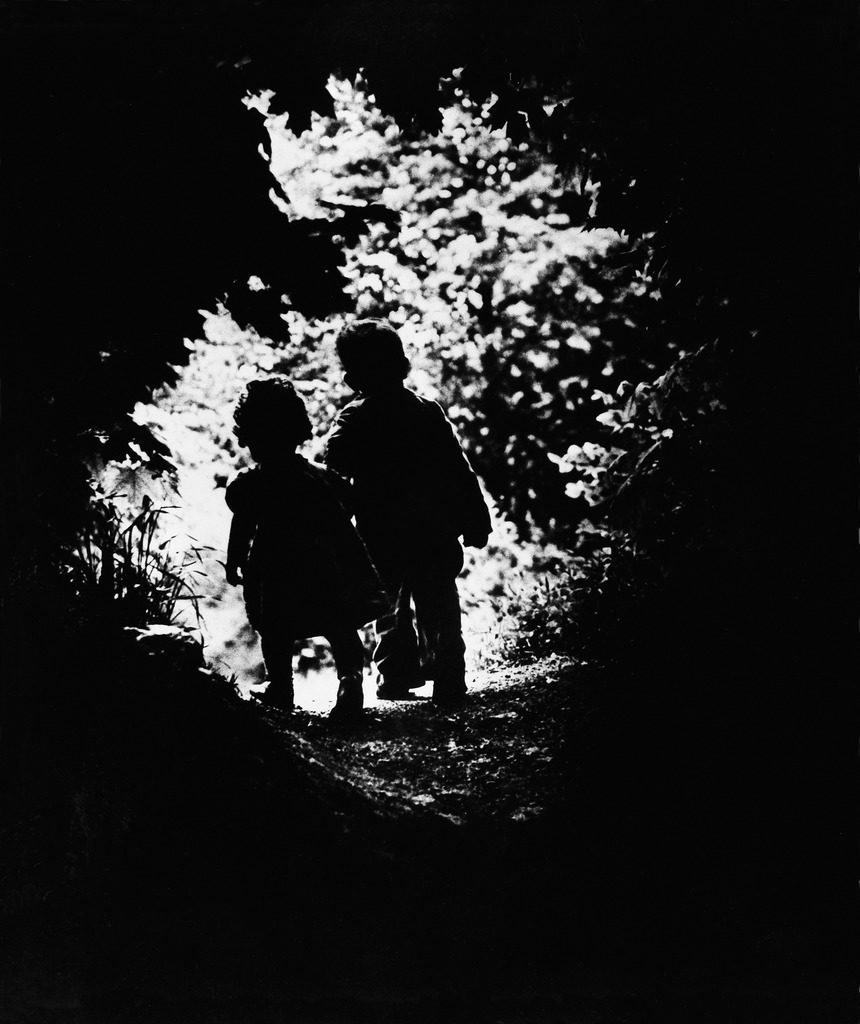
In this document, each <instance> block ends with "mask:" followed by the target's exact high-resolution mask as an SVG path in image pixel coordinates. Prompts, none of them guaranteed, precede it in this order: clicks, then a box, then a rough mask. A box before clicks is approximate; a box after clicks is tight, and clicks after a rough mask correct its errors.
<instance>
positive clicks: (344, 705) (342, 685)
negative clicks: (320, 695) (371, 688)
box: [329, 672, 364, 722]
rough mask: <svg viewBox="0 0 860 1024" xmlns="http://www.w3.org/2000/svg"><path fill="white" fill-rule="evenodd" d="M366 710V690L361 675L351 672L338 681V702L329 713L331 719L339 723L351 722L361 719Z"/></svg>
mask: <svg viewBox="0 0 860 1024" xmlns="http://www.w3.org/2000/svg"><path fill="white" fill-rule="evenodd" d="M363 708H364V689H363V688H362V685H361V673H360V672H350V673H349V674H348V675H345V676H341V678H340V679H339V680H338V687H337V700H336V701H335V705H334V707H333V708H332V709H331V711H330V712H329V718H330V719H332V720H333V721H337V722H349V721H354V720H356V719H358V718H361V712H362V709H363Z"/></svg>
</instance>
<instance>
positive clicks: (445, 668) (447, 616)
mask: <svg viewBox="0 0 860 1024" xmlns="http://www.w3.org/2000/svg"><path fill="white" fill-rule="evenodd" d="M413 592H414V597H415V613H416V617H417V619H418V629H419V631H420V633H421V640H422V643H423V645H424V648H425V650H426V651H427V655H428V658H429V659H430V664H431V666H432V674H433V699H434V700H448V699H457V698H458V697H462V696H463V694H465V692H466V659H465V653H466V645H465V643H464V642H463V630H462V621H461V617H460V595H459V594H458V592H457V580H456V578H455V579H451V578H450V577H447V578H446V577H439V576H436V575H435V574H434V575H427V576H423V577H422V578H419V579H417V580H416V581H415V584H414V586H413Z"/></svg>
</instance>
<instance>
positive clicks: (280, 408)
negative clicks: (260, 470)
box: [233, 374, 312, 461]
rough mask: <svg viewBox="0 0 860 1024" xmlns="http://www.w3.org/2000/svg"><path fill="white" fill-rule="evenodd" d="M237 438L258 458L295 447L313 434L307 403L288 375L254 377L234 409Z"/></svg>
mask: <svg viewBox="0 0 860 1024" xmlns="http://www.w3.org/2000/svg"><path fill="white" fill-rule="evenodd" d="M233 422H234V423H235V426H234V427H233V433H234V434H235V435H236V440H237V442H238V443H239V444H240V445H242V446H243V447H246V448H249V449H250V451H251V455H252V456H253V457H254V458H255V459H257V460H258V461H261V460H264V459H265V458H266V457H267V455H268V454H269V453H272V454H277V453H282V452H284V451H285V450H287V451H291V450H293V449H295V448H296V447H297V446H298V445H300V444H301V443H302V441H307V439H308V438H309V437H310V436H311V433H312V431H311V421H310V420H309V419H308V412H307V409H306V408H305V403H304V402H303V401H302V399H301V397H300V396H299V395H298V394H297V393H296V389H295V388H294V387H293V385H292V384H291V383H290V382H289V380H288V379H287V378H286V377H282V376H280V375H279V374H273V375H272V376H271V377H266V378H264V379H263V380H252V381H251V382H250V383H249V384H248V386H247V388H246V390H245V393H244V394H243V395H242V397H241V398H240V399H239V402H238V404H237V405H236V411H235V412H234V413H233Z"/></svg>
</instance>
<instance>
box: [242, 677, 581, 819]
mask: <svg viewBox="0 0 860 1024" xmlns="http://www.w3.org/2000/svg"><path fill="white" fill-rule="evenodd" d="M571 668H572V666H571V665H570V663H569V662H566V661H564V660H563V659H561V658H557V657H553V658H548V659H545V660H543V661H540V662H537V663H535V664H532V665H528V666H523V667H514V668H511V667H508V668H504V669H500V670H498V671H496V672H494V673H490V675H489V676H488V677H487V678H486V679H484V680H482V684H481V687H480V689H476V690H475V691H474V692H472V693H470V695H469V699H468V701H467V703H466V704H465V705H464V706H463V707H462V708H458V709H456V710H445V709H440V708H437V707H436V706H435V705H433V704H432V703H431V702H430V701H429V700H428V699H416V700H413V701H398V702H393V701H382V702H379V703H378V704H377V705H376V706H375V707H371V708H369V709H367V710H366V711H365V716H364V721H363V723H362V724H361V726H360V727H358V728H356V729H352V730H346V729H338V728H334V727H333V726H332V725H330V724H329V722H328V720H327V719H326V718H325V716H324V715H322V714H319V713H314V712H308V711H298V712H296V713H294V714H292V715H285V714H281V713H279V712H276V711H270V710H264V711H261V714H262V715H263V716H264V717H265V719H266V721H267V722H268V723H269V725H270V726H271V728H272V729H273V730H275V731H276V732H278V733H281V734H283V735H284V738H285V739H289V741H290V742H291V744H295V743H296V742H299V743H301V745H302V746H303V747H305V746H306V747H307V748H308V749H307V753H308V756H309V757H312V758H314V759H315V760H316V761H318V762H319V763H320V765H321V766H322V767H324V768H325V769H326V770H328V771H330V772H331V773H332V774H333V775H335V776H336V777H338V778H340V779H341V780H343V781H344V782H346V783H348V784H349V785H350V786H352V787H355V789H357V790H358V791H360V792H362V793H364V794H365V795H367V796H370V797H371V798H372V799H373V800H374V802H375V803H377V804H381V805H383V806H385V807H387V808H388V809H389V810H390V811H392V812H395V813H400V814H409V813H421V814H430V815H432V816H438V817H440V818H443V819H446V820H447V821H450V822H452V823H455V824H461V823H465V822H467V821H482V820H483V821H485V820H487V819H500V818H501V819H506V820H508V821H528V820H530V819H532V818H535V817H537V816H539V815H540V814H541V812H542V810H543V809H544V808H545V807H546V806H547V804H548V803H550V802H551V801H552V800H553V797H554V795H555V796H557V794H558V789H559V783H560V778H559V774H558V769H557V767H556V766H555V764H554V755H555V754H556V753H557V752H558V750H559V748H560V744H561V741H562V732H563V723H564V718H565V713H566V709H567V708H568V707H569V705H570V702H571V699H572V686H571Z"/></svg>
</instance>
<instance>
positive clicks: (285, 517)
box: [226, 375, 385, 718]
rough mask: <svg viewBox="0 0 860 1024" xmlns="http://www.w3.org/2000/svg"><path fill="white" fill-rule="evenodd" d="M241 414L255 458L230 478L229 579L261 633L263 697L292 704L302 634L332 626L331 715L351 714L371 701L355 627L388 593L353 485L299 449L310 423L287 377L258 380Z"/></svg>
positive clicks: (242, 432) (238, 424) (328, 631)
mask: <svg viewBox="0 0 860 1024" xmlns="http://www.w3.org/2000/svg"><path fill="white" fill-rule="evenodd" d="M233 418H234V421H235V428H234V433H235V434H236V439H237V441H238V443H239V444H240V445H243V446H247V447H248V448H249V449H250V452H251V456H252V458H253V459H254V461H255V462H256V463H257V466H256V467H254V468H253V469H247V470H243V471H242V472H240V473H239V474H238V475H237V476H236V478H235V479H234V480H233V481H232V482H231V483H230V485H229V486H228V487H227V495H226V498H227V504H228V505H229V507H230V509H231V511H232V512H233V520H232V524H231V527H230V540H229V544H228V551H227V565H226V572H227V582H228V583H230V584H232V585H233V586H236V585H238V584H240V583H241V584H243V586H244V591H245V607H246V609H247V612H248V619H249V621H250V623H251V625H252V626H253V627H254V628H255V629H256V630H257V632H258V633H259V634H260V640H261V644H262V648H263V659H264V660H265V663H266V673H267V676H268V678H269V686H268V687H267V689H266V691H265V693H264V695H263V698H262V699H263V701H264V702H265V703H267V704H269V705H271V706H274V707H279V708H282V709H284V710H290V709H291V708H292V707H293V671H292V657H293V646H294V643H295V641H296V640H300V639H304V638H306V637H309V636H324V637H325V638H326V639H327V640H328V642H329V644H330V646H331V650H332V654H333V655H334V660H335V666H336V668H337V674H338V680H339V686H338V692H337V702H336V704H335V707H334V709H333V710H332V716H333V717H335V718H348V717H353V716H355V715H357V714H359V713H360V712H361V709H362V707H363V704H364V700H363V694H362V672H363V667H364V647H363V645H362V642H361V638H360V636H359V634H358V632H357V630H358V627H360V626H363V625H364V624H365V623H367V622H369V621H371V620H372V619H373V618H374V617H375V616H376V615H378V614H379V611H380V607H381V606H383V604H384V600H385V599H384V595H383V593H382V590H381V585H380V583H379V580H378V577H377V575H376V571H375V569H374V568H373V565H372V563H371V562H370V559H369V557H368V555H367V552H366V550H365V548H364V545H363V544H362V542H361V539H360V538H359V536H358V534H357V533H356V531H355V528H354V527H353V525H352V522H351V520H350V515H349V512H348V511H347V507H348V504H349V500H350V492H349V487H348V486H347V485H345V484H344V481H343V480H341V479H340V478H339V477H337V475H336V474H334V473H331V472H329V471H328V470H327V469H325V468H324V467H322V466H318V465H315V464H314V463H312V462H309V461H308V460H307V459H304V458H302V456H301V455H299V454H297V452H296V447H297V446H298V445H299V444H301V443H302V442H303V441H305V440H307V439H308V438H309V437H310V436H311V425H310V421H309V419H308V414H307V410H306V409H305V405H304V402H303V401H302V399H301V398H300V397H299V395H298V394H297V393H296V391H295V389H294V388H293V386H292V384H291V383H290V382H289V380H287V379H286V378H285V377H281V376H275V375H273V376H271V377H269V378H267V379H265V380H257V381H252V382H251V383H250V384H249V385H248V387H247V390H246V392H245V394H244V395H243V396H242V397H241V399H240V400H239V403H238V405H237V406H236V411H235V413H234V416H233Z"/></svg>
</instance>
